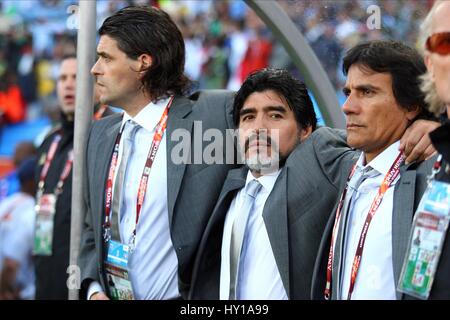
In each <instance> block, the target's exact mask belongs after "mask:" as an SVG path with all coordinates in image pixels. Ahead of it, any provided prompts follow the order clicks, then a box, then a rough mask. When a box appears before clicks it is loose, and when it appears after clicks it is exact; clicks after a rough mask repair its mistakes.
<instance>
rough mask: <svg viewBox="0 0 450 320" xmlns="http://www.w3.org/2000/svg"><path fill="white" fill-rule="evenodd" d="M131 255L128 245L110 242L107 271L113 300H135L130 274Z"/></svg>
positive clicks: (106, 264)
mask: <svg viewBox="0 0 450 320" xmlns="http://www.w3.org/2000/svg"><path fill="white" fill-rule="evenodd" d="M129 254H130V247H129V246H128V245H125V244H123V243H120V242H117V241H113V240H110V241H108V255H107V257H106V261H105V271H106V281H107V284H108V287H109V292H110V293H111V298H112V300H134V295H133V287H132V286H131V280H130V279H129V274H128V257H129Z"/></svg>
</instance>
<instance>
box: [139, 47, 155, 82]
mask: <svg viewBox="0 0 450 320" xmlns="http://www.w3.org/2000/svg"><path fill="white" fill-rule="evenodd" d="M138 61H139V69H138V70H139V76H140V77H143V76H144V74H145V72H146V71H147V70H148V69H149V68H150V67H151V65H152V63H153V59H152V56H151V55H149V54H146V53H144V54H141V55H140V56H139V57H138Z"/></svg>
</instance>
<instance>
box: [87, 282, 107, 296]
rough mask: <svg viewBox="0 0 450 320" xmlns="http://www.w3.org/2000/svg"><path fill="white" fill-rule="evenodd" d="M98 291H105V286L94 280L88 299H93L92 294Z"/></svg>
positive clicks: (90, 286) (90, 285)
mask: <svg viewBox="0 0 450 320" xmlns="http://www.w3.org/2000/svg"><path fill="white" fill-rule="evenodd" d="M97 292H103V288H102V286H101V285H100V283H99V282H98V281H92V282H91V283H90V284H89V288H88V291H87V299H88V300H91V297H92V295H93V294H94V293H97Z"/></svg>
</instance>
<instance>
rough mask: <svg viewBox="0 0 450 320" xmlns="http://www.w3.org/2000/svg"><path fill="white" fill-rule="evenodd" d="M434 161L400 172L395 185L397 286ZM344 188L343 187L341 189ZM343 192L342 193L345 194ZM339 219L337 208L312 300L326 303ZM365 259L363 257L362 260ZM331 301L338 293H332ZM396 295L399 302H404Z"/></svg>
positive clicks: (323, 247) (325, 238) (319, 257)
mask: <svg viewBox="0 0 450 320" xmlns="http://www.w3.org/2000/svg"><path fill="white" fill-rule="evenodd" d="M434 161H435V158H433V159H430V160H428V161H424V162H422V163H420V164H417V163H412V164H410V165H403V166H402V167H401V168H400V180H399V181H398V182H397V184H396V185H395V190H394V206H393V214H392V260H393V261H392V264H393V268H394V279H395V284H396V285H397V284H398V280H399V277H400V273H401V269H402V265H403V260H404V257H405V254H406V249H407V246H408V242H409V237H410V229H411V222H412V219H413V215H414V212H415V210H416V208H417V206H418V204H419V201H420V199H421V197H422V195H423V193H424V191H425V189H426V178H427V174H428V173H429V172H430V170H431V167H432V165H433V163H434ZM344 187H345V186H343V187H342V189H343V188H344ZM342 191H343V190H341V192H342ZM335 215H336V206H335V208H334V209H333V214H332V215H331V216H330V218H329V221H328V223H327V226H326V228H325V232H324V234H323V237H322V240H321V243H320V248H319V252H318V255H317V260H316V264H315V267H314V274H313V285H312V290H311V298H312V299H324V289H325V283H326V266H327V261H328V253H329V250H330V244H331V232H332V229H333V225H334V219H335ZM363 258H364V257H363ZM332 294H333V296H332V298H334V297H335V293H332ZM403 296H404V295H403V294H401V293H400V292H397V299H401V298H403Z"/></svg>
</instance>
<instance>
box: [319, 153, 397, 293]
mask: <svg viewBox="0 0 450 320" xmlns="http://www.w3.org/2000/svg"><path fill="white" fill-rule="evenodd" d="M404 160H405V156H404V154H403V153H400V154H399V155H398V156H397V159H396V160H395V161H394V163H393V164H392V166H391V168H390V169H389V172H388V173H387V174H386V176H385V177H384V180H383V182H382V183H381V186H380V188H379V189H378V193H377V195H376V196H375V199H374V200H373V202H372V205H371V206H370V209H369V212H368V214H367V217H366V221H365V222H364V226H363V229H362V231H361V235H360V237H359V241H358V247H357V249H356V253H355V257H354V259H353V264H352V273H351V277H350V287H349V292H348V296H347V299H348V300H350V298H351V295H352V293H353V289H354V287H355V282H356V277H357V275H358V271H359V266H360V262H361V258H362V253H363V250H364V244H365V241H366V236H367V232H368V230H369V226H370V223H371V222H372V218H373V217H374V215H375V213H376V211H377V209H378V207H379V206H380V204H381V201H382V200H383V197H384V194H385V193H386V191H387V190H388V189H389V187H390V186H391V185H392V184H393V182H394V181H395V179H397V177H398V175H399V174H400V165H401V163H402V162H403V161H404ZM355 167H356V165H354V166H353V168H352V171H351V173H350V175H349V177H348V179H347V186H346V187H345V190H344V192H343V193H342V196H341V199H340V200H339V205H338V209H337V211H336V217H335V220H334V226H333V232H332V235H331V245H330V252H329V254H328V263H327V283H326V286H325V293H324V295H325V299H327V300H328V299H329V298H330V294H331V278H332V268H333V252H334V248H333V244H334V239H335V236H336V231H337V226H338V225H339V219H340V216H341V210H342V206H343V204H344V199H345V195H346V193H347V189H348V182H349V181H350V179H351V177H352V176H353V174H354V172H355Z"/></svg>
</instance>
